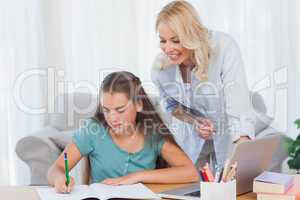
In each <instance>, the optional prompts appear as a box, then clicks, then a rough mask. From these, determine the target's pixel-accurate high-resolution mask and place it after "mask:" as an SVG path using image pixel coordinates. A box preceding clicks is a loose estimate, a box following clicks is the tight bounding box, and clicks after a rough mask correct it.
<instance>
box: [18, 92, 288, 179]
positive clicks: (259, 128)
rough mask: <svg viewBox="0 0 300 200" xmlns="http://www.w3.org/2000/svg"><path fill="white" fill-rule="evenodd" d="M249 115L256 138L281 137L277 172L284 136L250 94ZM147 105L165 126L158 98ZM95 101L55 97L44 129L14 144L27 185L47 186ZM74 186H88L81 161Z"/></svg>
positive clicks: (77, 95)
mask: <svg viewBox="0 0 300 200" xmlns="http://www.w3.org/2000/svg"><path fill="white" fill-rule="evenodd" d="M251 99H252V104H253V114H255V116H256V118H255V132H256V137H258V138H260V137H265V136H268V135H272V134H281V135H282V137H281V138H282V139H281V141H280V145H279V147H278V149H277V151H276V153H275V155H274V156H273V160H272V164H271V166H270V168H271V169H272V170H273V171H280V170H281V164H282V162H283V160H284V159H285V158H286V157H287V154H286V152H285V150H284V148H283V141H284V134H283V133H279V132H278V131H276V130H275V129H273V128H272V127H270V126H269V125H270V124H271V122H272V118H270V117H268V116H267V115H266V112H267V110H266V106H265V104H264V101H263V99H262V97H261V96H260V95H259V94H258V93H251ZM151 101H152V103H153V105H154V107H155V108H156V110H157V112H158V113H159V114H160V116H161V117H162V119H163V121H164V122H165V123H166V124H168V123H170V120H171V119H170V118H169V117H168V115H166V114H164V112H163V111H162V110H161V107H160V103H159V98H158V97H155V96H154V95H153V96H151ZM97 102H98V99H97V97H95V96H94V95H92V94H87V93H71V94H68V93H65V94H62V95H58V96H57V97H56V99H55V101H54V105H53V107H52V108H54V109H53V110H52V111H51V112H49V113H48V114H47V119H48V120H47V121H48V123H47V126H45V127H44V128H43V129H41V130H39V131H37V132H35V133H31V134H28V136H26V137H24V138H21V139H20V140H19V141H18V142H17V144H16V153H17V155H18V157H19V158H20V159H21V160H23V161H24V162H25V163H26V164H27V165H28V166H29V168H30V173H31V174H30V185H47V171H48V169H49V167H50V166H51V165H52V164H53V162H54V161H55V160H56V159H57V157H58V156H59V155H60V154H61V152H62V151H63V149H64V148H65V146H66V145H67V144H68V142H70V141H71V138H72V135H73V133H74V131H75V130H76V129H78V128H79V127H80V124H81V123H82V122H83V120H85V119H87V118H89V117H91V116H93V114H94V113H95V110H96V108H97ZM71 175H73V176H74V178H75V182H76V184H87V183H89V177H90V176H89V162H88V160H87V158H84V159H82V160H81V161H80V162H79V163H78V164H77V165H76V166H75V167H74V169H73V170H72V171H71Z"/></svg>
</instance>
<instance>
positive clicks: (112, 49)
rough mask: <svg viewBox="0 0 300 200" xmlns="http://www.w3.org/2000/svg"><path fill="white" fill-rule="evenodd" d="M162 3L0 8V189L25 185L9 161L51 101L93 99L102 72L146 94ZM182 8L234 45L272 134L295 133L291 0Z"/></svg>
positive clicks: (46, 2) (36, 2)
mask: <svg viewBox="0 0 300 200" xmlns="http://www.w3.org/2000/svg"><path fill="white" fill-rule="evenodd" d="M167 2H170V0H43V1H40V0H27V1H22V0H1V1H0V44H1V45H0V67H1V68H0V111H1V115H0V131H1V132H0V134H1V135H0V137H1V138H0V184H27V183H28V181H29V171H28V168H27V166H26V165H25V164H24V163H22V162H21V161H19V160H18V159H17V158H16V155H15V153H14V148H15V144H16V142H17V140H18V139H20V138H21V137H23V136H25V135H28V134H30V133H31V132H34V131H36V130H38V129H40V128H41V127H43V126H44V125H45V124H47V118H46V116H45V113H46V112H47V111H49V107H47V102H48V101H50V100H51V96H53V95H57V94H58V93H61V92H72V91H74V90H76V91H78V90H89V92H92V93H97V89H96V88H97V87H98V86H99V83H100V80H101V78H102V77H103V76H104V75H105V74H107V73H108V72H109V71H111V70H127V71H131V72H134V73H135V74H136V75H138V76H140V77H141V78H142V80H143V81H144V83H145V86H146V88H147V90H148V91H150V92H152V89H153V87H152V86H151V84H148V83H149V81H150V69H151V64H152V61H153V58H154V57H155V55H156V54H157V52H158V51H159V48H158V46H159V45H158V39H157V35H156V33H155V30H154V23H155V16H156V15H157V13H158V11H159V10H160V9H161V8H162V6H163V5H165V4H166V3H167ZM190 2H191V3H192V4H193V5H194V6H195V7H196V8H197V9H198V10H199V12H200V16H201V18H202V21H203V22H204V24H206V25H207V26H208V27H209V28H210V29H213V30H220V31H224V32H227V33H229V34H230V35H232V36H233V37H234V39H235V40H237V42H238V43H239V45H240V47H241V50H242V54H243V57H244V61H245V66H246V72H247V75H248V82H249V86H250V89H251V90H257V91H260V92H261V93H262V94H263V95H264V96H265V99H266V100H267V104H268V108H269V109H268V110H269V114H270V115H272V116H274V117H275V119H276V120H275V122H274V124H273V125H274V127H276V128H279V129H280V130H286V128H287V127H288V128H289V131H288V134H289V135H291V136H295V135H296V132H295V130H292V129H293V125H291V123H292V121H293V120H294V119H295V118H296V117H297V116H298V117H299V116H300V113H299V110H300V109H299V105H297V102H299V100H300V94H299V92H298V91H297V89H296V87H295V86H296V84H298V85H299V84H300V82H299V64H300V61H299V58H297V54H299V51H300V49H299V44H300V42H299V39H298V38H297V37H298V36H297V35H299V33H300V28H299V27H300V26H299V23H300V16H299V14H298V12H297V11H298V10H299V8H300V5H299V4H300V3H299V2H298V0H289V1H286V0H223V1H217V0H190ZM26 77H27V78H26ZM50 77H52V78H53V77H55V79H53V80H56V81H54V82H51V81H49V79H50ZM23 79H24V80H23ZM57 82H59V84H58V83H57ZM62 86H63V87H62ZM70 90H72V91H70ZM274 96H275V97H276V98H275V99H276V101H274V98H273V97H274ZM287 96H288V97H289V98H287ZM287 105H288V106H287ZM28 108H32V109H28ZM44 111H46V112H44ZM43 113H44V114H43ZM290 130H292V131H290Z"/></svg>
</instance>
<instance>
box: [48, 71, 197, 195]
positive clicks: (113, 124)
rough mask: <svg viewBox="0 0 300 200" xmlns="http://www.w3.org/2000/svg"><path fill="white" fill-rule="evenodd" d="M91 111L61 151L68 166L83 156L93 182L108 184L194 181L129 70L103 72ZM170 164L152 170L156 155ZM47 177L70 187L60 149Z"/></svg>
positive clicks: (58, 185) (65, 188)
mask: <svg viewBox="0 0 300 200" xmlns="http://www.w3.org/2000/svg"><path fill="white" fill-rule="evenodd" d="M100 97H101V101H100V104H99V107H98V109H97V112H96V114H95V116H94V117H93V118H92V119H89V120H87V122H86V126H85V127H84V128H81V129H80V130H79V131H78V132H76V133H75V134H74V136H73V140H72V142H71V143H70V144H68V145H67V147H66V148H65V150H64V152H66V153H67V155H68V161H69V169H70V170H71V169H72V168H73V167H74V166H75V165H76V163H78V162H79V161H80V159H81V158H82V157H83V156H86V157H88V158H89V162H90V167H91V178H92V182H93V183H95V182H99V183H104V184H110V185H122V184H133V183H137V182H143V183H185V182H195V181H198V179H199V178H198V173H197V170H196V168H195V167H194V165H193V163H192V161H191V160H190V159H189V158H188V157H187V156H186V154H185V153H184V152H183V151H182V150H181V149H180V148H179V147H178V146H177V145H176V144H175V143H174V142H173V140H172V139H171V138H170V137H166V136H163V135H162V132H163V131H166V130H167V131H168V129H167V128H166V126H164V124H163V122H162V120H161V118H160V117H159V116H158V115H157V113H156V112H155V109H154V107H153V106H152V104H151V103H150V100H149V98H148V96H147V95H146V93H145V91H144V89H143V88H142V86H141V82H140V80H139V79H138V78H137V77H136V76H134V75H133V74H132V73H129V72H115V73H112V74H110V75H108V76H107V77H106V78H105V79H104V81H103V83H102V86H101V89H100ZM159 155H160V156H161V157H162V158H163V159H164V160H165V161H166V162H167V163H168V165H169V166H170V167H168V168H164V169H155V167H156V161H157V158H158V156H159ZM48 182H49V184H50V185H52V186H54V187H55V189H56V191H57V192H60V193H66V192H70V191H71V190H72V188H73V186H74V184H75V182H74V178H73V177H71V180H70V184H68V185H66V177H65V167H64V154H63V153H62V154H61V155H60V156H59V158H58V159H57V160H56V161H55V163H54V164H53V165H52V166H51V167H50V169H49V171H48Z"/></svg>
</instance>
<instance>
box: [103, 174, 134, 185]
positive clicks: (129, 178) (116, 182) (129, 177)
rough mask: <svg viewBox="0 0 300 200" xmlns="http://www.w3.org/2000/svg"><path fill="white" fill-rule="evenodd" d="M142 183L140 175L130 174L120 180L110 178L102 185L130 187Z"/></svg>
mask: <svg viewBox="0 0 300 200" xmlns="http://www.w3.org/2000/svg"><path fill="white" fill-rule="evenodd" d="M138 182H140V179H139V175H138V173H132V174H128V175H127V176H121V177H119V178H108V179H105V180H104V181H102V182H101V183H103V184H107V185H130V184H134V183H138Z"/></svg>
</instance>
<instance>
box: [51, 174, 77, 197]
mask: <svg viewBox="0 0 300 200" xmlns="http://www.w3.org/2000/svg"><path fill="white" fill-rule="evenodd" d="M66 182H67V179H66V176H65V175H61V176H58V177H57V178H56V179H55V180H54V188H55V191H56V192H57V193H70V192H71V191H72V189H73V188H74V185H75V180H74V178H73V177H72V176H70V183H69V185H68V186H67V185H66Z"/></svg>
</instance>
